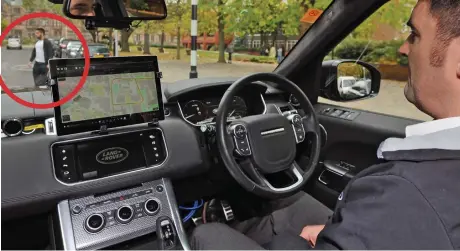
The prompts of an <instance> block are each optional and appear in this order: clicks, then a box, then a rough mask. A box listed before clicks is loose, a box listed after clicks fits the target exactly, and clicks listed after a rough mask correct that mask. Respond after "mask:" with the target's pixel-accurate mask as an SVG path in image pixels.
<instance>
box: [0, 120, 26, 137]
mask: <svg viewBox="0 0 460 251" xmlns="http://www.w3.org/2000/svg"><path fill="white" fill-rule="evenodd" d="M2 130H3V133H4V134H6V135H7V136H9V137H13V136H18V135H20V134H21V133H22V131H23V130H24V124H23V123H22V121H21V120H20V119H17V118H12V119H7V120H6V121H5V122H3V125H2Z"/></svg>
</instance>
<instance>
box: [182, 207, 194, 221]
mask: <svg viewBox="0 0 460 251" xmlns="http://www.w3.org/2000/svg"><path fill="white" fill-rule="evenodd" d="M195 212H196V211H195V210H192V211H190V213H189V214H188V215H187V216H185V218H184V219H182V221H183V222H184V223H185V222H187V221H189V220H190V219H191V218H192V217H193V215H194V214H195Z"/></svg>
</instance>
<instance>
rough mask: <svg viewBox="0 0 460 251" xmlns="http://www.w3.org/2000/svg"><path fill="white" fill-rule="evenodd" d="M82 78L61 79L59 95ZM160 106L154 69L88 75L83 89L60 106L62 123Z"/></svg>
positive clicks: (140, 111) (150, 109)
mask: <svg viewBox="0 0 460 251" xmlns="http://www.w3.org/2000/svg"><path fill="white" fill-rule="evenodd" d="M78 81H80V77H67V78H65V80H63V81H58V85H59V96H60V98H63V97H64V96H66V95H68V94H69V93H70V92H72V90H74V89H75V87H76V86H77V84H78ZM158 109H159V104H158V100H157V91H156V85H155V74H154V72H136V73H121V74H110V75H96V76H88V78H87V80H86V83H85V85H84V86H83V87H82V89H81V90H80V92H79V93H78V94H77V95H76V96H75V97H74V98H73V99H72V100H71V101H69V102H67V103H66V104H64V105H62V106H61V116H62V122H63V123H66V122H75V121H82V120H90V119H98V118H106V117H112V116H117V115H125V114H132V113H142V112H151V111H155V110H158Z"/></svg>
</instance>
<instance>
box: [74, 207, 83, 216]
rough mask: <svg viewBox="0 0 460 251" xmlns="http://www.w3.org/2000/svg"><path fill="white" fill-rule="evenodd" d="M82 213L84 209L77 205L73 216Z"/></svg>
mask: <svg viewBox="0 0 460 251" xmlns="http://www.w3.org/2000/svg"><path fill="white" fill-rule="evenodd" d="M81 211H83V208H82V207H81V206H80V205H75V206H74V207H73V208H72V213H73V214H75V215H76V214H80V213H81Z"/></svg>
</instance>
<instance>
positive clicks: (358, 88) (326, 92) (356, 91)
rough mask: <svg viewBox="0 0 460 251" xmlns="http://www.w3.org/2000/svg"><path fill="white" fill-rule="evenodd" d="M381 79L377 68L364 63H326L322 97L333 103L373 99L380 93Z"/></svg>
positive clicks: (344, 61) (337, 61)
mask: <svg viewBox="0 0 460 251" xmlns="http://www.w3.org/2000/svg"><path fill="white" fill-rule="evenodd" d="M380 78H381V75H380V72H379V71H378V70H377V68H375V67H374V66H372V65H370V64H368V63H365V62H362V61H355V60H329V61H324V62H323V69H322V78H321V81H322V86H321V92H320V96H321V97H323V98H327V99H330V100H333V101H356V100H361V99H365V98H372V97H375V96H377V94H378V93H379V90H380V80H381V79H380Z"/></svg>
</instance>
